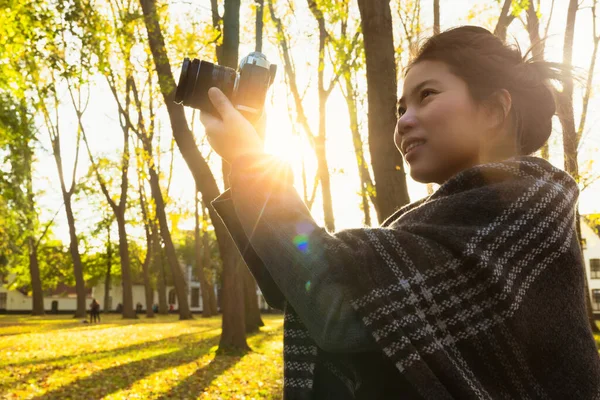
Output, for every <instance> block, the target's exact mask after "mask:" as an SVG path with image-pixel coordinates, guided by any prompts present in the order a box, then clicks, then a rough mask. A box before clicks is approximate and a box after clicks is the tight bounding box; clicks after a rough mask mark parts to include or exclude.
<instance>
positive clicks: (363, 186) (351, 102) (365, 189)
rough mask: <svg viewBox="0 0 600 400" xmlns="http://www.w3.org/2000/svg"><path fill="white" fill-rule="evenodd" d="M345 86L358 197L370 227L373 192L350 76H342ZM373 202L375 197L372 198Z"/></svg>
mask: <svg viewBox="0 0 600 400" xmlns="http://www.w3.org/2000/svg"><path fill="white" fill-rule="evenodd" d="M344 81H345V84H346V105H347V106H348V115H349V116H350V131H351V132H352V144H353V145H354V154H355V155H356V164H357V166H358V176H359V178H360V197H361V201H362V203H361V204H362V209H363V213H364V215H365V219H364V223H365V225H366V226H371V206H370V203H369V194H370V193H372V191H373V183H372V181H371V174H370V173H369V167H368V166H367V162H366V160H365V156H364V150H363V142H362V138H361V136H360V130H359V128H358V111H357V107H356V94H355V89H354V86H353V85H352V76H351V75H350V74H344ZM372 200H373V202H374V200H375V197H374V196H373V198H372Z"/></svg>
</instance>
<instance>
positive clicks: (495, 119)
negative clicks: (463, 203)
mask: <svg viewBox="0 0 600 400" xmlns="http://www.w3.org/2000/svg"><path fill="white" fill-rule="evenodd" d="M487 107H488V113H489V114H488V116H489V121H490V125H489V128H490V129H494V130H495V129H498V128H502V127H503V125H504V124H505V123H506V122H510V121H509V116H510V111H511V109H512V97H511V95H510V93H509V92H508V90H506V89H500V90H497V91H495V92H494V93H493V94H492V95H491V96H490V97H489V98H488V100H487Z"/></svg>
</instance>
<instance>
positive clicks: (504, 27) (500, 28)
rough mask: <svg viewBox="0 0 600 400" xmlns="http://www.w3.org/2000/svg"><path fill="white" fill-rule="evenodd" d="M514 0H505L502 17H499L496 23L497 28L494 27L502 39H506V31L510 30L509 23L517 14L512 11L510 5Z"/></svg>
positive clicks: (495, 32) (496, 33) (495, 33)
mask: <svg viewBox="0 0 600 400" xmlns="http://www.w3.org/2000/svg"><path fill="white" fill-rule="evenodd" d="M511 3H512V0H504V4H503V5H502V11H501V12H500V17H499V18H498V22H497V23H496V28H495V29H494V35H496V36H498V37H499V38H500V39H502V41H505V40H506V33H507V32H508V27H509V25H510V24H511V23H512V22H513V20H514V19H515V16H514V15H512V13H511V12H510V5H511Z"/></svg>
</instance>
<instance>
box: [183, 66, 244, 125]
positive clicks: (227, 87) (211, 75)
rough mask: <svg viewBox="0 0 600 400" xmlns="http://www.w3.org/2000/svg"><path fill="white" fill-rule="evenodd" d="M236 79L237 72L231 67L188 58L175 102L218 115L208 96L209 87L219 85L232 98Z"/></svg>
mask: <svg viewBox="0 0 600 400" xmlns="http://www.w3.org/2000/svg"><path fill="white" fill-rule="evenodd" d="M236 79H237V73H236V71H235V70H233V69H231V68H227V67H223V66H220V65H214V64H213V63H210V62H208V61H200V60H198V59H194V60H193V61H190V60H189V58H186V59H185V60H184V61H183V65H182V68H181V75H180V76H179V84H178V85H177V90H176V92H175V102H176V103H179V104H183V105H184V106H188V107H193V108H196V109H199V110H201V111H206V112H209V113H211V114H215V115H218V113H217V111H216V110H215V109H214V107H213V105H212V103H211V102H210V99H209V98H208V89H210V88H211V87H218V88H219V89H221V91H222V92H223V93H225V95H226V96H227V97H228V98H229V99H231V96H232V94H233V90H234V86H235V81H236Z"/></svg>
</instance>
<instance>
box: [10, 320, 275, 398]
mask: <svg viewBox="0 0 600 400" xmlns="http://www.w3.org/2000/svg"><path fill="white" fill-rule="evenodd" d="M102 318H103V319H102V323H100V324H94V325H88V324H83V323H81V322H80V321H78V320H74V319H72V318H69V317H68V316H48V317H29V316H28V317H23V316H6V315H5V316H0V398H2V399H42V398H43V399H197V398H200V399H280V398H281V388H282V384H283V365H282V364H283V360H282V356H281V353H282V348H283V345H282V334H283V331H282V327H283V319H282V316H280V315H277V316H272V315H266V316H263V320H264V322H265V326H264V327H263V328H261V331H260V332H259V333H256V334H253V335H250V336H249V337H248V344H249V345H250V347H251V348H252V350H253V351H251V352H249V353H246V354H239V355H221V354H219V355H217V354H216V350H217V346H218V343H219V335H220V333H221V319H220V318H219V317H214V318H209V319H202V318H200V317H199V316H198V317H196V319H195V320H192V321H179V320H178V319H177V316H175V315H172V316H171V315H169V316H161V317H158V318H155V319H146V318H145V317H141V318H140V319H138V320H123V319H121V318H120V316H117V315H109V316H105V315H103V316H102Z"/></svg>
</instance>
